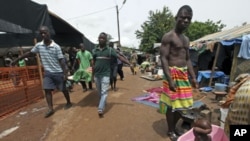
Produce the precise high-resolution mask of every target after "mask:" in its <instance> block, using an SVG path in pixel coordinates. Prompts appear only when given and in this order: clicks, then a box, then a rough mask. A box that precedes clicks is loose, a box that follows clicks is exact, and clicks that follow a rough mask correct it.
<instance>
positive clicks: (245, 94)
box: [224, 79, 250, 137]
mask: <svg viewBox="0 0 250 141" xmlns="http://www.w3.org/2000/svg"><path fill="white" fill-rule="evenodd" d="M249 124H250V79H248V80H247V81H245V82H244V83H243V84H242V85H241V86H240V88H239V89H238V90H237V91H236V93H235V96H234V99H233V102H232V103H231V105H230V107H229V110H228V114H227V117H226V121H225V127H224V130H225V133H226V134H227V135H228V137H229V136H230V135H229V133H230V131H229V126H230V125H249Z"/></svg>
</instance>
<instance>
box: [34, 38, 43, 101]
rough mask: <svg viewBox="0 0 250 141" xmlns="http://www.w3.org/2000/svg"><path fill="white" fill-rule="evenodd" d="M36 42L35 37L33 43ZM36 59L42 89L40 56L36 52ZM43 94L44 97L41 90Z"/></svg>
mask: <svg viewBox="0 0 250 141" xmlns="http://www.w3.org/2000/svg"><path fill="white" fill-rule="evenodd" d="M36 43H37V39H36V38H34V44H36ZM36 60H37V66H38V72H39V77H40V82H41V87H42V89H43V72H42V65H41V60H40V56H39V54H38V53H37V54H36ZM43 95H44V97H45V93H44V91H43Z"/></svg>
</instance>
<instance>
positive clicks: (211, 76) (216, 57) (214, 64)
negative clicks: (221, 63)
mask: <svg viewBox="0 0 250 141" xmlns="http://www.w3.org/2000/svg"><path fill="white" fill-rule="evenodd" d="M220 48H221V44H220V43H218V47H217V49H216V54H215V58H214V62H213V66H212V71H211V75H210V79H209V84H208V86H209V87H211V85H212V81H213V76H214V72H215V67H216V63H217V60H218V56H219V52H220Z"/></svg>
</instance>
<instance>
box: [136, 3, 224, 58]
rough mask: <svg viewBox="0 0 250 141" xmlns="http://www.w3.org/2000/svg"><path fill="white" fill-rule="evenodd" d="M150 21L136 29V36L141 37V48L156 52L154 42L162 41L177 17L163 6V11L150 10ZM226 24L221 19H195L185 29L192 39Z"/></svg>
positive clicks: (217, 29)
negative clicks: (202, 20) (214, 20)
mask: <svg viewBox="0 0 250 141" xmlns="http://www.w3.org/2000/svg"><path fill="white" fill-rule="evenodd" d="M148 19H149V20H148V21H145V22H144V23H143V24H142V25H141V30H136V32H135V34H136V38H137V39H140V40H141V42H140V46H139V49H140V50H141V51H143V52H147V53H154V52H155V50H154V48H153V45H154V43H160V42H161V39H162V36H163V35H164V34H165V33H166V32H168V31H170V30H171V29H172V28H173V27H174V23H175V19H174V16H173V14H172V13H171V11H170V10H169V9H168V7H165V6H164V7H163V10H162V11H158V10H156V12H153V11H149V17H148ZM225 26H226V25H224V24H222V23H221V21H217V22H213V21H212V20H209V19H208V20H207V21H206V22H199V21H194V22H193V23H191V24H190V26H189V28H188V29H187V30H186V31H185V35H186V36H187V37H189V39H190V41H194V40H196V39H199V38H201V37H203V36H205V35H208V34H212V33H215V32H219V31H221V30H222V29H223V28H224V27H225Z"/></svg>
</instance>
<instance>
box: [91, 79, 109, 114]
mask: <svg viewBox="0 0 250 141" xmlns="http://www.w3.org/2000/svg"><path fill="white" fill-rule="evenodd" d="M94 79H95V85H96V88H97V92H98V95H99V96H100V101H99V106H98V111H104V109H105V104H106V99H107V96H108V89H109V79H110V77H109V76H95V78H94Z"/></svg>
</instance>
